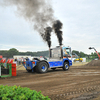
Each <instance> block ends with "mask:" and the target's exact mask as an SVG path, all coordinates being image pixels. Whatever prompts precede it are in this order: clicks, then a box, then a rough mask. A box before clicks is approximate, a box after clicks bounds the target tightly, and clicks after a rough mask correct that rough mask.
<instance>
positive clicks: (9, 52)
mask: <svg viewBox="0 0 100 100" xmlns="http://www.w3.org/2000/svg"><path fill="white" fill-rule="evenodd" d="M74 53H76V54H77V55H78V56H79V57H86V58H91V57H92V59H93V58H98V55H97V54H96V53H95V52H94V53H91V54H90V55H89V54H85V53H84V52H79V51H77V50H73V51H72V54H73V55H74ZM0 55H2V56H3V57H6V58H12V57H13V56H14V55H27V56H28V55H31V56H46V57H49V51H48V50H47V51H37V52H31V51H27V52H19V51H18V50H17V49H15V48H11V49H9V50H0Z"/></svg>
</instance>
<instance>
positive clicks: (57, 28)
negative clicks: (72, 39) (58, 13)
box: [53, 20, 63, 46]
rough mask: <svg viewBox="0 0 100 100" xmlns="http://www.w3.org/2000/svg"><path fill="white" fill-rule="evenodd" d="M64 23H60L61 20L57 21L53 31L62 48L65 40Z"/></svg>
mask: <svg viewBox="0 0 100 100" xmlns="http://www.w3.org/2000/svg"><path fill="white" fill-rule="evenodd" d="M62 25H63V24H62V23H61V22H60V21H59V20H56V21H55V22H54V24H53V29H54V31H55V34H56V35H57V38H58V41H59V45H60V46H61V45H62V40H63V37H62V35H63V34H62V31H61V29H62Z"/></svg>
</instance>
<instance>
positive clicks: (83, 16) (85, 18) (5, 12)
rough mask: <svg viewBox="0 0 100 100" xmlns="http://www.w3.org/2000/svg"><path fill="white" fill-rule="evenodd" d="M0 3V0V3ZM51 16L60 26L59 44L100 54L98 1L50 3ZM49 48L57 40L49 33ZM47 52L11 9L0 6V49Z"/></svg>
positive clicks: (81, 0)
mask: <svg viewBox="0 0 100 100" xmlns="http://www.w3.org/2000/svg"><path fill="white" fill-rule="evenodd" d="M0 1H2V0H0ZM51 5H52V7H53V10H54V16H55V17H56V18H57V19H59V20H61V22H62V23H63V29H62V31H63V44H64V45H65V46H70V47H71V48H72V50H78V51H82V52H85V53H87V54H90V53H91V52H94V50H89V49H88V48H89V47H90V46H92V47H95V48H96V49H97V51H99V52H100V0H52V2H51ZM51 39H52V46H51V47H55V46H58V45H59V43H58V40H57V38H56V36H55V35H54V34H52V37H51ZM10 48H16V49H17V50H19V51H32V52H35V51H44V50H48V46H47V44H46V43H45V42H44V41H43V40H42V38H41V36H39V33H38V32H37V31H35V30H34V28H33V23H30V22H28V21H27V20H25V19H24V18H23V17H21V16H19V15H18V13H17V8H16V7H15V6H0V50H9V49H10Z"/></svg>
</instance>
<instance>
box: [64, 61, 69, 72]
mask: <svg viewBox="0 0 100 100" xmlns="http://www.w3.org/2000/svg"><path fill="white" fill-rule="evenodd" d="M68 69H69V64H68V62H65V63H64V66H63V70H64V71H66V70H68Z"/></svg>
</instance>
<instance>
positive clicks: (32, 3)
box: [0, 0, 55, 47]
mask: <svg viewBox="0 0 100 100" xmlns="http://www.w3.org/2000/svg"><path fill="white" fill-rule="evenodd" d="M2 5H3V6H16V7H17V14H18V15H20V16H21V17H24V18H25V19H26V20H27V21H29V22H30V23H31V24H33V26H34V30H36V31H38V33H39V34H40V35H41V37H42V39H43V40H44V41H45V42H47V43H48V46H49V47H50V46H51V41H50V36H51V35H50V34H51V28H50V27H48V26H52V23H53V21H54V19H55V18H54V15H53V13H54V11H53V9H52V6H51V5H50V0H1V1H0V6H2ZM46 27H47V28H46Z"/></svg>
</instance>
